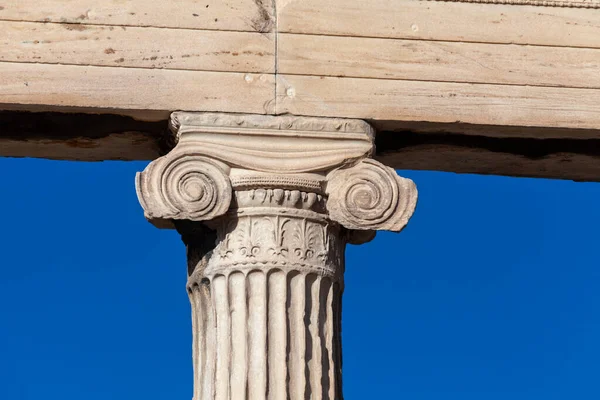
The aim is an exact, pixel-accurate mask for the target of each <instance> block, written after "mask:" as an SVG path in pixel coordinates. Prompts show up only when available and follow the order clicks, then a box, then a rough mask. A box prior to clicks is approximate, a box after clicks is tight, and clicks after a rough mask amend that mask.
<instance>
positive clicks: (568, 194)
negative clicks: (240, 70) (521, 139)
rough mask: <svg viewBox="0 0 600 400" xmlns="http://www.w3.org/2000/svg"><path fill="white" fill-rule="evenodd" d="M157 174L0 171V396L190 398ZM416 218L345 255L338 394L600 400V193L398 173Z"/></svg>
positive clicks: (178, 248) (68, 168)
mask: <svg viewBox="0 0 600 400" xmlns="http://www.w3.org/2000/svg"><path fill="white" fill-rule="evenodd" d="M144 166H145V163H133V162H132V163H118V162H105V163H69V162H58V161H43V160H17V159H0V176H1V177H2V179H1V180H0V185H1V190H0V194H1V197H0V210H1V212H2V218H1V219H0V221H1V222H0V225H1V231H0V232H2V233H0V235H1V238H0V239H1V241H0V271H1V273H2V275H1V276H0V399H2V400H12V399H19V400H20V399H32V400H33V399H36V400H37V399H40V398H44V399H60V400H71V399H72V400H82V399H86V400H95V399H102V400H106V399H114V400H119V399H123V400H131V399H145V400H154V399H168V400H174V399H181V400H189V399H190V398H191V385H192V370H191V326H190V316H189V313H190V312H189V305H188V300H187V296H186V292H185V288H184V287H185V279H186V261H185V250H184V247H183V245H182V243H181V242H180V239H179V237H178V235H177V234H176V233H175V232H172V231H160V230H158V229H155V228H153V227H152V226H151V225H150V224H148V223H147V222H146V221H145V220H144V218H143V215H142V210H141V209H140V207H139V205H138V203H137V199H136V195H135V189H134V174H135V172H136V171H139V170H142V169H143V168H144ZM401 173H402V175H404V176H407V177H410V178H412V179H414V180H415V181H416V182H417V185H418V187H419V192H420V199H419V205H418V207H417V213H416V214H415V216H414V218H413V219H412V220H411V222H410V224H409V226H408V228H407V229H406V230H405V231H404V232H402V233H401V234H398V235H397V234H389V233H382V234H381V233H380V234H379V235H378V237H377V238H376V239H375V241H373V242H372V243H369V244H367V245H364V246H362V247H354V246H350V247H349V249H348V257H347V258H348V263H347V275H346V293H345V296H344V317H343V321H344V324H343V340H344V390H345V398H346V399H347V400H364V399H411V400H419V399H423V400H429V399H435V400H438V399H460V400H470V399H473V400H481V399H486V400H494V399H502V400H506V399H511V400H515V399H526V400H531V399H544V400H551V399H577V400H587V399H594V400H597V399H599V398H600V292H599V290H598V288H599V287H600V269H599V268H598V266H599V264H600V258H599V254H598V253H599V250H598V237H599V236H598V230H599V227H600V207H599V205H600V184H592V183H574V182H567V181H551V180H533V179H517V178H506V177H482V176H470V175H455V174H447V173H437V172H413V171H402V172H401Z"/></svg>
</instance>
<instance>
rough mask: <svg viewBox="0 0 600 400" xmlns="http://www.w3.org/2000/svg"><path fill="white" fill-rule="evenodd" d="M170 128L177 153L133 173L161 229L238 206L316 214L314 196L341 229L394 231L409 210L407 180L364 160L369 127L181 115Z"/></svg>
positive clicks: (412, 195) (412, 200)
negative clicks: (138, 172) (280, 208)
mask: <svg viewBox="0 0 600 400" xmlns="http://www.w3.org/2000/svg"><path fill="white" fill-rule="evenodd" d="M171 130H172V131H173V134H174V137H175V142H176V145H175V147H174V149H173V150H172V151H171V152H170V153H169V154H167V155H166V156H164V157H161V158H159V159H158V160H156V161H154V162H152V163H151V164H150V165H149V166H148V168H147V169H146V170H145V171H144V172H142V173H140V174H138V176H137V191H138V197H139V199H140V202H141V204H142V206H143V208H144V211H145V214H146V217H147V218H148V219H149V220H150V221H151V222H153V223H154V224H155V225H157V226H160V227H172V221H177V220H187V221H211V220H214V219H215V218H217V217H219V216H221V215H224V214H225V213H227V212H229V211H230V210H231V209H237V208H239V207H240V206H242V205H244V206H249V205H252V206H253V207H258V206H261V207H273V206H275V207H280V206H283V205H287V206H286V207H287V208H291V209H298V210H302V209H304V210H306V211H314V210H313V206H314V204H315V203H316V202H317V200H318V202H319V203H322V205H323V206H324V209H323V210H317V211H314V212H317V213H320V214H324V215H326V216H327V218H328V219H329V220H331V221H332V222H336V223H338V224H340V225H341V226H343V227H344V228H346V229H348V230H363V231H364V230H366V231H376V230H390V231H400V230H401V229H402V228H403V227H404V226H405V225H406V224H407V222H408V219H409V218H410V217H411V215H412V213H413V211H414V209H415V206H416V201H417V191H416V187H415V185H414V184H413V182H412V181H410V180H408V179H405V178H401V177H399V176H398V175H396V173H395V171H394V170H392V169H391V168H388V167H386V166H384V165H382V164H380V163H379V162H377V161H374V160H372V159H370V157H371V155H372V154H373V151H374V131H373V128H372V127H371V126H370V125H369V124H367V123H366V122H363V121H357V120H343V119H325V118H307V117H292V116H263V115H235V114H214V113H185V112H178V113H174V114H173V115H172V118H171ZM256 190H259V191H258V192H254V191H256ZM246 192H247V193H246ZM234 193H235V194H234ZM248 196H250V197H251V199H250V198H249V197H248ZM263 197H264V198H263ZM267 197H268V199H267ZM258 203H261V204H258ZM292 203H294V204H292ZM309 203H310V204H309ZM363 236H364V235H363Z"/></svg>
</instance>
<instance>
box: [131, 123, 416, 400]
mask: <svg viewBox="0 0 600 400" xmlns="http://www.w3.org/2000/svg"><path fill="white" fill-rule="evenodd" d="M171 129H172V131H173V133H174V138H173V139H174V142H176V146H175V148H174V149H173V150H172V151H171V152H169V153H168V154H167V155H165V156H163V157H161V158H159V159H157V160H155V161H154V162H152V163H151V164H150V165H149V166H148V167H147V168H146V169H145V170H144V172H142V173H140V174H138V175H137V178H136V185H137V191H138V197H139V200H140V203H141V204H142V207H143V208H144V214H145V216H146V218H148V220H150V221H151V222H152V223H153V224H154V225H156V226H157V227H160V228H176V229H177V230H178V231H179V232H181V233H182V237H183V240H184V242H185V243H186V245H187V250H188V276H189V279H188V285H187V286H188V293H189V297H190V302H191V305H192V319H193V330H194V342H193V360H194V400H341V399H342V384H341V343H340V341H341V297H342V292H343V288H344V282H343V272H344V248H345V246H346V243H352V244H360V243H364V242H366V241H369V240H371V239H373V238H374V236H375V231H377V230H390V231H395V232H399V231H400V230H402V229H403V228H404V226H405V225H406V223H407V222H408V219H409V218H410V216H411V215H412V213H413V211H414V209H415V205H416V201H417V191H416V188H415V185H414V183H413V182H412V181H410V180H408V179H404V178H401V177H399V176H398V175H396V173H395V171H394V170H392V169H391V168H388V167H386V166H384V165H382V164H381V163H379V162H377V161H374V160H371V159H370V158H369V157H370V156H371V155H372V154H373V152H374V131H373V129H372V128H371V127H370V126H369V125H368V124H367V123H365V122H364V121H353V120H337V119H326V118H304V117H294V116H261V115H228V114H212V113H174V114H173V115H172V118H171Z"/></svg>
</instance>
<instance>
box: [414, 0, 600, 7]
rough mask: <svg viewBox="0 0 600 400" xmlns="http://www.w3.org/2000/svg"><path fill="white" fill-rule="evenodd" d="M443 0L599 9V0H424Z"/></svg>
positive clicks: (447, 0) (444, 0) (449, 1)
mask: <svg viewBox="0 0 600 400" xmlns="http://www.w3.org/2000/svg"><path fill="white" fill-rule="evenodd" d="M425 1H443V2H446V3H477V4H503V5H511V6H537V7H565V8H590V9H600V1H597V0H592V1H586V2H584V1H564V0H563V1H554V0H425Z"/></svg>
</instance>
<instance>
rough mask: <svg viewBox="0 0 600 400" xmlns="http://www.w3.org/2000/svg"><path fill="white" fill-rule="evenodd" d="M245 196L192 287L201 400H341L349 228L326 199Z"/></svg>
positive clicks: (219, 226) (261, 193) (262, 193)
mask: <svg viewBox="0 0 600 400" xmlns="http://www.w3.org/2000/svg"><path fill="white" fill-rule="evenodd" d="M235 197H236V202H235V204H237V205H238V207H237V208H235V209H232V210H231V211H230V212H229V213H228V214H227V215H225V216H224V217H222V218H220V219H218V220H217V221H215V222H214V223H213V224H212V226H213V227H214V228H215V229H216V233H217V240H216V245H215V249H214V250H213V251H212V252H210V253H208V254H207V255H206V256H205V257H204V258H202V259H201V260H199V262H198V263H197V265H196V267H195V268H194V269H193V271H192V272H191V274H190V276H189V280H188V293H189V296H190V302H191V304H192V318H193V329H194V346H193V349H194V350H193V351H194V376H195V386H194V399H195V400H230V399H231V400H246V399H247V400H264V399H269V400H285V399H291V400H295V399H298V400H305V399H314V400H334V399H341V346H340V322H341V320H340V317H341V315H340V302H341V296H342V291H343V252H344V247H345V242H344V241H343V240H341V239H340V238H341V236H342V235H341V232H340V231H341V229H342V228H341V227H340V226H339V225H338V224H336V223H333V222H331V221H328V220H327V218H326V214H324V213H323V212H324V211H325V207H324V204H325V199H324V197H323V196H322V195H321V194H318V193H306V192H301V191H299V190H282V189H281V190H280V189H257V190H250V191H239V192H238V191H236V193H235ZM188 246H189V245H188ZM191 253H192V254H196V253H197V252H195V251H193V250H192V251H191Z"/></svg>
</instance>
